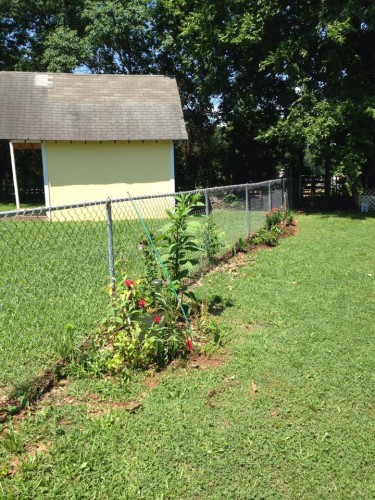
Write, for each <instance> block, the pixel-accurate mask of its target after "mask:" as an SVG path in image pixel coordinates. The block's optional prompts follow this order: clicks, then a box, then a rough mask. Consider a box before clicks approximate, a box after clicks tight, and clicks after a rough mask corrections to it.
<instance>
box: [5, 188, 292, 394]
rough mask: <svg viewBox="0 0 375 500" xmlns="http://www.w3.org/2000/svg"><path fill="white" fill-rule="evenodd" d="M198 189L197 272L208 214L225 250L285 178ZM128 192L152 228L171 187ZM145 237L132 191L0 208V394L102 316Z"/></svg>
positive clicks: (274, 200)
mask: <svg viewBox="0 0 375 500" xmlns="http://www.w3.org/2000/svg"><path fill="white" fill-rule="evenodd" d="M186 193H187V192H186ZM194 193H199V194H200V200H201V202H202V206H200V207H197V208H196V209H194V212H193V216H196V218H197V220H198V221H199V224H198V229H197V233H196V239H197V242H198V244H199V246H200V247H201V248H202V251H201V252H200V256H199V264H198V265H197V266H196V267H195V269H194V270H193V272H195V271H197V269H199V268H204V267H205V266H206V265H207V263H208V259H207V252H206V251H205V247H207V216H209V217H210V220H211V221H212V222H213V223H214V224H215V226H216V228H217V231H218V234H219V235H220V237H219V243H220V246H219V249H218V251H219V254H224V253H226V252H227V251H228V250H230V249H231V248H233V246H234V245H235V243H236V242H237V241H238V240H239V238H242V239H246V238H247V236H248V235H249V234H250V233H252V232H255V231H256V230H258V229H259V228H260V227H261V226H262V225H263V224H264V214H265V212H267V211H269V210H270V209H272V208H276V207H277V208H278V207H281V206H282V205H284V204H285V203H286V192H285V182H284V180H283V179H278V180H273V181H267V182H264V183H259V184H245V185H240V186H226V187H217V188H209V189H203V190H198V191H194ZM178 194H182V193H178ZM133 202H134V203H135V204H136V206H137V208H138V210H139V212H140V214H141V216H142V218H143V219H144V221H145V223H146V225H147V228H148V230H149V231H150V232H151V233H152V234H154V235H157V234H160V232H161V231H162V230H163V229H162V228H163V225H164V224H165V223H166V221H167V216H166V210H171V209H173V207H174V206H175V203H176V201H175V195H174V194H166V195H156V196H148V197H136V198H133ZM202 215H203V216H206V217H201V216H202ZM143 237H144V232H143V230H142V226H141V224H140V221H139V220H138V217H137V214H136V212H135V210H134V208H133V205H132V200H130V199H129V198H124V199H121V200H106V201H101V202H95V203H82V204H76V205H69V206H63V207H51V208H39V209H29V210H21V211H15V212H3V213H0V264H1V282H0V283H1V284H0V325H1V329H0V359H1V363H0V402H1V398H5V397H6V395H9V392H10V391H12V390H14V389H15V388H16V387H20V386H22V385H23V384H27V383H29V382H30V381H32V380H33V379H34V378H36V377H38V376H40V375H41V373H43V371H45V370H46V369H48V368H50V367H51V366H53V365H54V364H55V363H56V361H57V360H58V359H59V358H61V357H64V356H65V355H66V354H67V351H68V350H69V349H71V348H72V347H74V346H77V345H79V343H80V342H81V341H82V339H83V338H84V337H85V335H87V334H88V333H90V331H92V329H93V328H94V327H95V325H97V324H98V322H99V321H100V319H101V316H102V315H103V311H104V308H105V305H106V302H107V296H106V294H105V287H106V286H108V284H109V274H110V273H112V272H113V270H112V267H113V262H114V261H116V260H121V261H122V263H123V264H124V265H125V267H126V269H127V271H128V274H129V276H130V275H131V276H132V277H134V278H136V277H138V276H140V275H141V274H142V272H143V271H144V269H145V262H144V259H143V258H142V255H141V251H140V249H139V248H140V246H139V242H140V241H141V239H143Z"/></svg>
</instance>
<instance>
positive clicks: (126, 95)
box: [0, 71, 187, 141]
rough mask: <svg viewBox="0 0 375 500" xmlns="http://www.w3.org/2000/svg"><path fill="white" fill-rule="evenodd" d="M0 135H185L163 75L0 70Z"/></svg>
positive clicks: (173, 90)
mask: <svg viewBox="0 0 375 500" xmlns="http://www.w3.org/2000/svg"><path fill="white" fill-rule="evenodd" d="M0 139H13V140H28V141H33V140H34V141H40V140H74V141H86V140H87V141H113V140H173V139H175V140H177V139H187V133H186V128H185V123H184V119H183V114H182V108H181V101H180V97H179V93H178V89H177V84H176V80H175V79H174V78H169V77H166V76H138V75H137V76H135V75H96V74H95V75H91V74H90V75H86V74H84V75H82V74H74V73H68V74H66V73H24V72H5V71H4V72H0Z"/></svg>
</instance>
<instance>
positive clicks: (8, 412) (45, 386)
mask: <svg viewBox="0 0 375 500" xmlns="http://www.w3.org/2000/svg"><path fill="white" fill-rule="evenodd" d="M297 234H298V226H297V221H296V222H295V223H294V225H291V226H283V233H282V234H281V235H280V238H287V237H288V236H294V235H297ZM252 236H253V235H250V236H249V240H250V239H251V237H252ZM262 248H272V247H270V246H268V245H249V247H248V250H247V251H246V253H252V252H256V251H258V250H260V249H262ZM238 254H243V252H238V253H237V254H233V251H232V250H228V251H227V252H226V253H225V254H224V255H222V256H221V257H220V258H218V259H217V260H216V261H215V263H213V264H212V265H209V266H207V267H206V268H204V269H203V270H201V271H199V272H198V273H197V274H195V275H194V277H193V278H190V279H188V280H186V281H185V283H184V287H185V288H187V287H189V286H191V285H194V284H195V283H197V282H198V281H199V279H200V278H201V277H203V276H204V275H206V274H208V273H210V272H212V271H213V270H214V269H215V268H216V267H218V266H220V265H221V264H223V263H227V262H229V261H230V260H231V259H233V258H236V257H237V255H238ZM243 264H245V261H243ZM85 345H87V340H86V341H84V342H83V344H82V348H85ZM198 357H199V355H198ZM190 361H191V362H192V367H199V364H198V363H196V361H197V358H195V359H194V357H192V358H191V360H190ZM194 361H195V363H194ZM194 364H195V365H198V366H194ZM208 364H209V363H208ZM64 365H65V362H64V361H59V362H58V363H57V364H56V369H55V370H49V371H48V372H46V373H44V374H43V375H42V376H41V377H39V378H38V379H37V380H36V381H35V383H34V384H33V385H35V389H34V390H33V391H32V392H31V391H30V395H29V397H28V399H27V400H26V401H25V402H24V403H23V404H22V403H20V401H19V399H18V398H16V397H10V398H8V399H6V400H5V401H1V403H0V424H3V423H5V422H7V420H8V419H9V417H17V420H18V419H19V418H22V417H23V416H26V414H28V413H30V411H32V408H33V405H34V404H35V403H36V402H37V401H39V400H40V399H41V398H42V397H44V396H45V395H46V394H47V393H48V392H50V391H51V390H52V389H53V387H55V385H56V384H57V383H58V381H59V380H60V379H61V377H58V375H57V373H58V371H59V370H58V368H62V367H63V366H64ZM202 367H203V366H202ZM4 430H5V429H3V431H2V432H0V437H1V435H2V433H3V432H4Z"/></svg>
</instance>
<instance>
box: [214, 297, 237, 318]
mask: <svg viewBox="0 0 375 500" xmlns="http://www.w3.org/2000/svg"><path fill="white" fill-rule="evenodd" d="M233 306H234V303H233V302H232V301H231V300H224V299H223V298H222V296H221V295H214V296H213V297H212V298H211V300H210V302H209V304H208V312H209V313H210V314H212V315H213V316H219V315H220V314H221V313H222V312H223V311H224V309H225V308H227V307H233Z"/></svg>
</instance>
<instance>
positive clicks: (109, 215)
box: [105, 198, 115, 288]
mask: <svg viewBox="0 0 375 500" xmlns="http://www.w3.org/2000/svg"><path fill="white" fill-rule="evenodd" d="M105 210H106V219H107V242H108V261H109V282H110V285H111V286H112V288H113V287H114V285H115V258H114V252H113V226H112V202H111V200H110V198H108V199H107V201H106V204H105Z"/></svg>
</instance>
